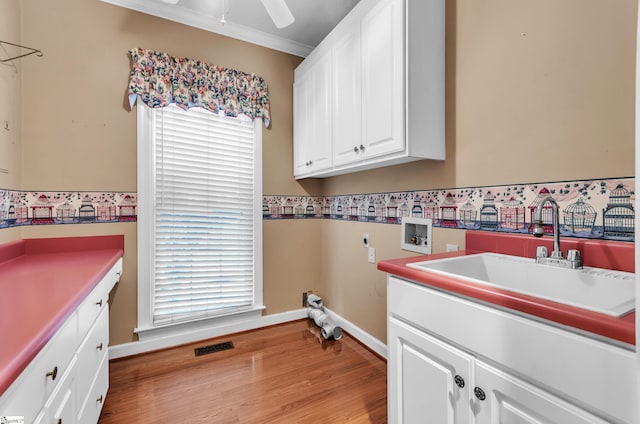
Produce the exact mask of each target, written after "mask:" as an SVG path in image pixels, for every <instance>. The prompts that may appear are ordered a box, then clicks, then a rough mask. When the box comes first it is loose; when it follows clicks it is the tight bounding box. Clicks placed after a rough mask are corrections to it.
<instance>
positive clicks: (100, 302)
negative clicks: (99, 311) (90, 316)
mask: <svg viewBox="0 0 640 424" xmlns="http://www.w3.org/2000/svg"><path fill="white" fill-rule="evenodd" d="M96 305H98V306H99V307H101V308H102V299H100V300H99V301H97V302H96Z"/></svg>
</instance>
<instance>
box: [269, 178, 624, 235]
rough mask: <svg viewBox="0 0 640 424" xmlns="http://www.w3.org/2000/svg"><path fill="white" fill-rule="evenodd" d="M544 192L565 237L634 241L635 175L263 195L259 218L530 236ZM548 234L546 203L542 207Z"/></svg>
mask: <svg viewBox="0 0 640 424" xmlns="http://www.w3.org/2000/svg"><path fill="white" fill-rule="evenodd" d="M547 194H550V195H551V196H553V198H554V200H555V201H556V202H557V203H558V206H559V208H560V224H561V228H560V232H561V235H562V236H566V237H582V238H592V239H608V240H623V241H634V237H635V209H634V202H635V178H633V177H627V178H614V179H599V180H580V181H565V182H549V183H531V184H516V185H504V186H490V187H466V188H454V189H438V190H418V191H405V192H394V193H372V194H352V195H344V196H328V197H299V196H265V197H264V203H263V207H262V209H263V217H264V219H299V218H324V219H339V220H348V221H362V222H377V223H385V224H399V223H401V222H402V218H403V217H407V216H414V217H423V218H431V219H432V221H433V226H434V227H442V228H458V229H473V230H485V231H501V232H509V233H530V232H531V230H532V224H531V222H532V218H533V212H534V210H535V209H536V207H537V206H538V204H539V203H540V201H541V199H542V197H544V196H545V195H547ZM542 219H543V224H544V225H543V229H544V231H545V232H546V233H551V232H552V219H553V215H552V208H551V206H550V205H549V204H547V205H545V206H544V207H543V212H542Z"/></svg>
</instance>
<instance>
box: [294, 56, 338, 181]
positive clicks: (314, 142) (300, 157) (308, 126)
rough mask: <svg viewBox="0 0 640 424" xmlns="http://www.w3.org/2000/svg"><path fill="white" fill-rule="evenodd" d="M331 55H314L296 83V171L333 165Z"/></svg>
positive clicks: (311, 171)
mask: <svg viewBox="0 0 640 424" xmlns="http://www.w3.org/2000/svg"><path fill="white" fill-rule="evenodd" d="M331 136H332V134H331V55H330V54H324V55H322V56H320V57H317V58H313V60H312V63H310V64H309V66H308V68H307V69H306V71H305V72H304V73H303V74H297V75H296V82H295V84H294V150H295V158H294V175H295V176H296V177H297V176H302V175H305V174H311V173H313V172H316V171H319V170H323V169H327V168H329V167H330V166H331Z"/></svg>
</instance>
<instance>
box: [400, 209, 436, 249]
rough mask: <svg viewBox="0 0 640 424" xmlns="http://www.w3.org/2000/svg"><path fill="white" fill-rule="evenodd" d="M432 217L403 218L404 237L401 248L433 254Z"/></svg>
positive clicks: (401, 240)
mask: <svg viewBox="0 0 640 424" xmlns="http://www.w3.org/2000/svg"><path fill="white" fill-rule="evenodd" d="M432 224H433V222H432V220H431V218H414V217H411V216H406V217H403V218H402V238H401V239H400V248H401V249H402V250H409V251H411V252H417V253H422V254H424V255H429V254H431V246H432V240H431V233H432V231H431V230H432V228H433V225H432Z"/></svg>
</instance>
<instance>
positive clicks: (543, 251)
mask: <svg viewBox="0 0 640 424" xmlns="http://www.w3.org/2000/svg"><path fill="white" fill-rule="evenodd" d="M548 257H549V250H547V248H546V246H538V247H537V248H536V258H548Z"/></svg>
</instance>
